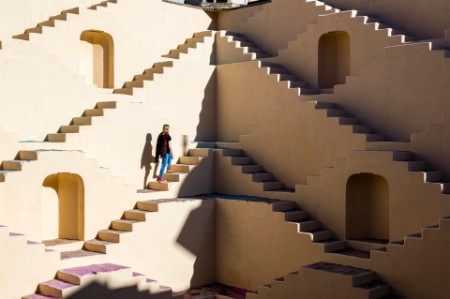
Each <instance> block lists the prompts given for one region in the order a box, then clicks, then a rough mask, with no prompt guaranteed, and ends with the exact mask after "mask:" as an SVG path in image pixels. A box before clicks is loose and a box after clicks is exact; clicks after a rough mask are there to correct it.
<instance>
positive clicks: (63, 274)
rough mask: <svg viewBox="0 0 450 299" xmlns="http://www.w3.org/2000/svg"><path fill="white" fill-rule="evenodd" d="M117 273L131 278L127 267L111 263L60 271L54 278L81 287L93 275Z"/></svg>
mask: <svg viewBox="0 0 450 299" xmlns="http://www.w3.org/2000/svg"><path fill="white" fill-rule="evenodd" d="M119 272H125V273H127V274H128V273H130V277H131V269H130V268H129V267H125V266H121V265H117V264H112V263H104V264H95V265H88V266H81V267H74V268H67V269H62V270H59V271H58V272H57V273H56V277H57V279H59V280H61V281H64V282H67V283H71V284H74V285H83V284H86V283H89V281H90V278H91V277H92V276H93V275H97V274H99V273H119Z"/></svg>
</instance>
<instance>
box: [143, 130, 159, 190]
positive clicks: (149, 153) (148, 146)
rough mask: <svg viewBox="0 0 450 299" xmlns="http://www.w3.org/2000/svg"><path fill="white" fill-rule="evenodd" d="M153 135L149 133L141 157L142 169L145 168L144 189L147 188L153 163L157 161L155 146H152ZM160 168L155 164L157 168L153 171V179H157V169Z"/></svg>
mask: <svg viewBox="0 0 450 299" xmlns="http://www.w3.org/2000/svg"><path fill="white" fill-rule="evenodd" d="M152 139H153V137H152V134H151V133H147V135H146V136H145V144H144V148H143V150H142V156H141V169H142V168H144V170H145V171H144V182H143V188H145V186H146V183H147V180H148V177H149V175H150V172H151V171H152V162H154V161H155V156H153V145H152ZM157 168H158V164H155V168H154V169H153V178H155V177H156V169H157Z"/></svg>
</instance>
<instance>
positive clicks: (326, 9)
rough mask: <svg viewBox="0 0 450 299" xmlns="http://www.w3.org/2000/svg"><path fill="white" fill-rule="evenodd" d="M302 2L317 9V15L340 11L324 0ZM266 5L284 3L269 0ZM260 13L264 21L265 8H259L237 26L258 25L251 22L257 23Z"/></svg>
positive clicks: (283, 3) (265, 16)
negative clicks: (323, 0)
mask: <svg viewBox="0 0 450 299" xmlns="http://www.w3.org/2000/svg"><path fill="white" fill-rule="evenodd" d="M304 2H305V5H311V6H314V9H315V10H316V11H317V15H327V14H330V13H336V12H339V11H340V10H339V9H337V8H334V7H332V6H330V5H327V4H325V3H324V2H321V1H309V0H304ZM268 5H283V6H285V5H286V3H285V2H283V1H271V3H269V4H268ZM260 15H261V16H262V19H263V20H264V21H263V22H266V20H267V10H265V9H261V10H258V11H256V12H255V13H254V15H253V16H251V17H249V18H247V19H246V20H245V22H243V23H241V24H239V27H240V28H246V27H250V28H252V26H258V25H257V24H251V22H255V23H258V22H257V18H258V17H259V16H260ZM248 24H250V25H248ZM296 35H297V34H294V36H293V37H292V38H295V36H296Z"/></svg>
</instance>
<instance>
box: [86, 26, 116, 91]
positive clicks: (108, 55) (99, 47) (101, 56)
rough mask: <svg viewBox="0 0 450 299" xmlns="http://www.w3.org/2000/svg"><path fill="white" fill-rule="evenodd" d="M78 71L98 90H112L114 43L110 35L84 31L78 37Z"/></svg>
mask: <svg viewBox="0 0 450 299" xmlns="http://www.w3.org/2000/svg"><path fill="white" fill-rule="evenodd" d="M80 53H81V54H80V56H81V58H80V71H81V74H83V75H84V76H85V77H86V80H87V82H89V83H93V84H94V85H95V86H97V87H100V88H114V41H113V38H112V37H111V35H109V34H108V33H106V32H103V31H98V30H86V31H83V32H82V33H81V36H80Z"/></svg>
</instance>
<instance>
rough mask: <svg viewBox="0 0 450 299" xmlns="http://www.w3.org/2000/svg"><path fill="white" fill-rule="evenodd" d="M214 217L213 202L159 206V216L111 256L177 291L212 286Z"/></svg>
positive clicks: (137, 228)
mask: <svg viewBox="0 0 450 299" xmlns="http://www.w3.org/2000/svg"><path fill="white" fill-rule="evenodd" d="M214 213H215V202H214V200H201V199H196V198H191V199H187V200H184V201H178V202H166V203H164V202H163V203H160V204H159V205H158V212H155V213H150V214H148V216H147V221H146V222H141V223H138V224H137V225H134V226H133V232H132V233H130V234H126V235H122V236H121V241H120V244H118V245H116V246H114V247H113V248H112V250H111V251H110V252H108V256H109V257H110V258H111V260H114V261H115V262H117V263H119V264H123V265H127V266H130V267H132V268H133V270H134V271H136V272H139V273H145V274H146V276H147V277H149V278H153V279H156V280H158V282H159V283H160V284H161V285H167V286H170V287H172V288H173V289H174V290H175V291H181V290H186V289H188V288H189V287H194V286H200V285H205V284H208V283H212V282H214V281H215V274H214V273H215V256H216V248H217V247H216V240H215V239H214V236H215V230H216V224H215V221H214V219H215V216H214ZM108 249H109V248H108Z"/></svg>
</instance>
